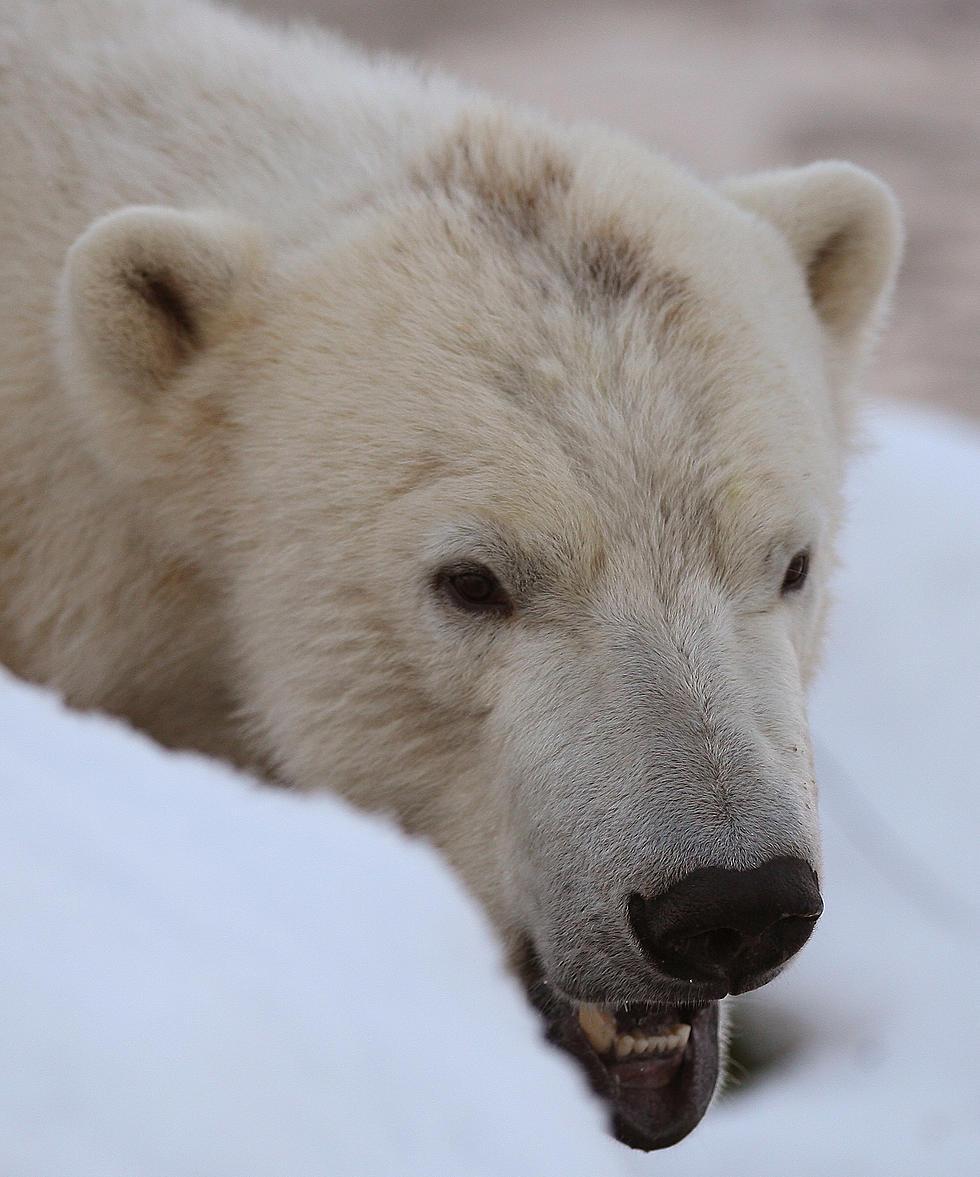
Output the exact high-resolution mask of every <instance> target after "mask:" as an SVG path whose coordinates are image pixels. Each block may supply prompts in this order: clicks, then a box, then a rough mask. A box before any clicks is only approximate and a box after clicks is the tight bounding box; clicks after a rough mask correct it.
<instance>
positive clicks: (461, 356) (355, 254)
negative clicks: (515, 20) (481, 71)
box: [0, 0, 900, 1149]
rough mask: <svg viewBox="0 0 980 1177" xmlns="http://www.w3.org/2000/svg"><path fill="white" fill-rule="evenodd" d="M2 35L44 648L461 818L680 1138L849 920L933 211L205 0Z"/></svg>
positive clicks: (219, 726) (581, 1023) (574, 1043)
mask: <svg viewBox="0 0 980 1177" xmlns="http://www.w3.org/2000/svg"><path fill="white" fill-rule="evenodd" d="M0 37H2V40H0V102H2V108H3V118H2V120H0V155H2V159H3V169H2V171H0V236H2V251H0V266H2V272H3V280H2V283H0V308H2V311H0V396H2V398H3V412H2V417H0V551H2V561H0V659H2V660H3V662H5V663H6V664H7V665H8V666H9V667H11V668H12V669H13V670H14V671H15V672H17V673H19V674H21V675H22V676H24V677H25V678H28V679H31V680H35V681H37V682H41V683H47V684H49V685H50V686H52V687H54V688H56V689H57V690H59V691H61V692H62V693H63V694H64V696H65V697H66V699H67V700H68V701H69V702H70V703H72V704H73V705H75V706H78V707H95V708H101V709H103V710H105V711H107V712H111V713H114V714H117V715H120V716H125V717H127V718H128V719H129V720H130V721H132V722H133V723H134V724H136V725H138V726H139V727H141V728H143V729H145V730H146V731H148V732H149V733H151V734H152V735H153V736H154V737H156V739H158V740H159V741H161V742H162V743H163V744H165V745H169V746H172V747H188V748H196V749H199V750H202V751H204V752H208V753H212V754H215V755H218V756H222V757H225V758H227V759H228V760H231V761H233V762H235V763H237V764H239V765H243V766H246V767H248V768H250V769H252V770H254V771H256V772H258V773H260V774H262V775H263V776H264V777H265V778H267V779H268V780H269V781H272V782H278V783H281V784H284V785H288V786H292V787H296V788H301V789H331V790H334V791H335V792H337V793H338V794H341V795H343V796H345V797H347V798H348V799H350V800H351V801H352V802H354V803H355V804H356V805H359V806H362V807H365V808H367V809H370V810H375V811H381V812H385V813H388V814H391V815H393V816H394V817H395V818H396V819H397V820H398V821H399V822H400V823H401V824H402V826H403V827H404V828H405V829H406V830H408V831H411V832H415V833H418V834H421V835H424V836H425V837H427V838H429V839H431V841H432V842H433V843H434V844H435V845H436V846H438V847H439V848H440V849H441V851H442V852H443V853H444V855H445V856H446V858H447V859H448V860H449V861H450V863H452V865H453V866H454V867H455V868H456V870H457V871H458V872H459V874H460V875H461V876H462V878H463V879H464V880H465V882H466V883H467V884H468V886H469V887H470V889H471V890H472V892H473V893H474V895H475V896H477V898H478V899H479V900H480V901H481V902H482V904H483V905H484V907H485V909H486V911H487V912H488V914H489V916H490V918H491V919H492V921H493V923H494V925H495V926H496V928H497V930H498V931H499V934H500V937H501V940H502V943H503V945H504V946H505V950H506V952H507V955H508V959H509V961H510V963H511V965H512V967H513V969H514V970H515V972H516V973H517V974H518V975H519V976H520V977H521V978H522V979H523V981H524V982H525V984H526V986H527V989H528V992H529V994H530V996H531V998H532V1000H533V1001H534V1003H535V1004H536V1005H537V1007H538V1008H539V1009H540V1011H541V1013H542V1015H543V1017H544V1019H545V1023H546V1025H547V1028H548V1034H549V1036H550V1037H551V1039H552V1040H553V1041H555V1042H557V1043H558V1044H560V1045H561V1046H563V1047H564V1048H565V1049H566V1050H568V1051H569V1052H571V1053H572V1054H573V1055H574V1056H575V1057H576V1058H577V1059H578V1060H579V1061H580V1063H581V1064H582V1066H583V1068H584V1070H585V1072H586V1074H587V1075H588V1077H589V1079H590V1081H591V1083H592V1085H593V1086H594V1088H595V1089H596V1090H597V1091H598V1092H599V1093H600V1094H601V1095H603V1096H604V1097H605V1099H606V1100H607V1101H608V1103H609V1106H610V1111H611V1117H612V1121H613V1123H614V1125H615V1129H616V1131H617V1133H618V1134H619V1136H620V1138H621V1139H623V1140H625V1141H626V1142H628V1143H630V1144H632V1145H634V1146H636V1147H639V1148H647V1149H649V1148H657V1147H662V1146H664V1145H667V1144H671V1143H673V1142H674V1141H676V1140H678V1139H680V1138H681V1137H682V1136H684V1135H685V1134H686V1133H687V1132H689V1131H690V1130H691V1128H692V1127H693V1126H694V1125H695V1124H696V1123H697V1122H698V1121H699V1119H700V1118H701V1116H702V1115H703V1113H704V1111H705V1108H706V1107H707V1105H708V1103H709V1101H710V1099H711V1096H712V1092H713V1091H714V1089H715V1085H716V1080H717V1076H718V1072H719V1055H720V1049H719V1029H718V1027H719V1003H720V1002H721V1001H722V1000H723V999H724V998H725V996H726V995H727V994H729V993H738V992H743V991H745V990H748V989H751V988H754V987H755V986H758V985H761V984H763V983H765V982H766V981H768V980H769V979H770V978H772V977H773V976H775V975H776V973H777V972H778V971H779V970H780V968H781V967H782V966H783V964H784V963H785V962H786V961H787V960H788V959H789V958H790V957H791V956H792V955H793V954H794V953H795V952H796V951H797V949H799V947H800V946H801V945H802V944H803V942H804V941H805V940H806V939H807V936H808V935H809V933H810V930H811V928H812V927H813V923H814V921H815V920H816V918H817V917H818V916H819V914H820V908H821V902H820V894H819V885H818V872H819V836H818V825H817V812H816V807H817V794H816V785H815V782H814V775H813V765H812V758H811V750H810V740H809V737H808V732H807V724H806V717H805V702H804V697H805V688H806V684H807V682H808V680H809V678H810V676H811V674H812V672H813V668H814V664H815V659H816V656H817V649H818V643H819V637H820V630H821V623H822V618H823V614H824V609H825V604H826V581H827V575H828V570H829V569H830V568H831V565H832V562H833V542H834V532H835V528H836V526H837V521H838V516H839V514H840V485H841V477H842V468H843V465H844V462H845V459H846V454H847V450H848V439H849V436H850V431H851V416H852V409H851V404H852V391H851V390H852V388H853V386H854V383H855V380H856V379H857V377H858V376H859V375H860V372H861V369H862V367H863V365H864V363H865V361H866V359H867V355H868V350H869V345H870V342H871V340H872V338H873V336H874V333H875V330H876V327H877V325H878V324H879V322H880V319H881V316H882V313H883V309H884V308H885V306H886V303H887V301H888V295H889V291H890V288H891V286H892V282H893V278H894V274H895V268H896V264H897V258H898V254H899V238H900V230H899V222H898V217H897V215H896V210H895V205H894V202H893V199H892V197H891V196H890V194H889V193H888V191H887V189H886V188H885V187H884V186H883V185H882V184H881V183H880V182H879V181H877V180H876V179H874V178H873V177H871V176H870V175H868V174H867V173H865V172H863V171H861V170H859V169H857V168H855V167H852V166H849V165H847V164H843V163H819V164H815V165H812V166H809V167H803V168H800V169H795V170H786V171H776V172H771V173H766V174H763V175H755V176H749V177H746V178H741V179H735V180H732V181H730V182H728V183H726V184H725V185H723V186H722V187H720V188H712V187H709V186H707V185H705V184H703V183H700V182H698V181H697V180H696V179H694V178H693V177H692V176H690V175H688V174H687V173H686V172H684V171H683V170H682V169H680V168H679V167H677V166H675V165H674V164H672V163H670V162H668V161H666V160H664V159H662V158H659V157H658V156H656V155H654V154H651V153H650V152H649V151H648V150H646V149H645V148H643V147H641V146H639V145H637V144H636V143H634V142H632V141H630V140H628V139H626V138H623V137H620V136H618V135H616V134H613V133H611V132H608V131H605V130H601V129H597V128H594V127H586V128H571V129H568V128H560V127H556V126H553V125H551V124H550V123H549V122H547V121H546V120H545V119H543V118H540V117H537V116H535V115H533V114H529V113H526V112H523V111H517V110H514V109H511V108H509V107H508V106H506V105H505V104H501V103H497V102H494V101H491V100H489V99H487V98H484V97H482V96H480V95H478V94H473V93H470V92H468V91H467V90H465V89H464V88H462V87H460V86H459V85H457V84H456V83H454V82H452V81H450V80H448V79H445V78H443V77H441V76H438V75H431V74H422V73H421V72H420V71H418V70H417V69H415V68H414V67H410V66H408V65H406V64H401V63H398V62H395V61H388V60H384V61H379V62H375V61H369V60H367V59H365V58H364V57H362V56H361V55H359V54H358V53H357V52H355V51H354V50H352V49H350V48H349V47H347V46H346V45H344V44H342V43H340V42H338V41H336V40H333V39H331V38H329V37H328V36H326V35H325V34H321V33H318V32H315V31H313V30H293V31H282V30H277V29H273V28H267V27H264V26H260V25H259V24H257V23H253V22H252V21H250V20H247V19H245V18H243V17H239V16H236V15H235V14H233V13H231V12H230V11H226V10H219V9H216V8H211V7H209V6H206V5H204V4H198V3H195V2H193V0H55V2H50V3H45V4H37V3H36V0H4V2H3V7H2V22H0Z"/></svg>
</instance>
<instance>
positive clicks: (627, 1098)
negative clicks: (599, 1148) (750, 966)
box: [528, 976, 718, 1150]
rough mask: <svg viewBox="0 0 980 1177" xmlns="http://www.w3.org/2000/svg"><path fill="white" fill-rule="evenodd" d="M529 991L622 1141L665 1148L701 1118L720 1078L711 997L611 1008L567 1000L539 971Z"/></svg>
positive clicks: (551, 1033)
mask: <svg viewBox="0 0 980 1177" xmlns="http://www.w3.org/2000/svg"><path fill="white" fill-rule="evenodd" d="M528 992H529V995H530V997H531V1001H532V1003H533V1004H534V1005H535V1006H536V1008H537V1009H538V1010H539V1012H540V1013H541V1014H542V1016H543V1017H544V1019H545V1023H546V1027H547V1031H546V1032H547V1037H548V1039H549V1041H551V1042H553V1043H554V1044H555V1045H556V1046H560V1047H561V1048H562V1049H563V1050H566V1051H567V1052H568V1053H569V1054H571V1055H573V1056H574V1057H575V1058H576V1059H577V1060H578V1062H579V1064H580V1065H581V1066H582V1068H583V1070H584V1071H585V1073H586V1075H587V1077H588V1080H589V1083H590V1084H591V1086H592V1089H593V1090H594V1091H595V1092H596V1093H597V1094H598V1095H599V1096H601V1097H602V1098H603V1099H604V1100H605V1101H606V1103H607V1104H608V1105H609V1110H610V1113H611V1116H612V1124H613V1128H614V1130H615V1133H616V1136H617V1137H618V1139H619V1140H621V1141H622V1142H623V1143H624V1144H628V1145H631V1146H632V1147H633V1148H640V1149H646V1150H650V1149H655V1148H667V1147H668V1146H669V1145H671V1144H676V1143H677V1142H678V1141H679V1140H682V1139H683V1138H684V1137H685V1136H686V1135H687V1134H688V1133H689V1132H690V1131H691V1130H692V1129H693V1128H694V1127H696V1125H697V1124H698V1123H699V1122H700V1120H701V1118H702V1116H703V1115H704V1113H705V1112H706V1111H707V1108H708V1104H709V1103H710V1102H711V1096H712V1094H713V1093H714V1089H715V1085H716V1083H717V1080H718V1003H717V1002H715V1001H712V1002H709V1003H707V1004H704V1005H646V1004H640V1003H636V1004H633V1003H631V1004H630V1005H628V1006H621V1007H619V1008H614V1007H612V1006H606V1005H596V1004H592V1003H587V1002H576V1001H572V1000H570V999H568V998H566V997H563V996H562V995H560V994H559V993H557V992H556V991H555V990H554V988H553V987H552V986H550V985H549V984H548V983H547V981H545V980H543V978H541V977H540V976H539V977H538V978H537V979H536V980H535V981H533V982H531V983H529V985H528Z"/></svg>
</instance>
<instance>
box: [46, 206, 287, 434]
mask: <svg viewBox="0 0 980 1177" xmlns="http://www.w3.org/2000/svg"><path fill="white" fill-rule="evenodd" d="M265 255H266V250H265V246H264V242H263V240H262V238H261V236H260V234H259V233H258V231H257V230H255V229H253V228H252V227H251V226H249V225H247V224H245V223H243V222H241V221H239V220H237V219H236V218H234V217H230V216H226V215H224V214H221V213H190V212H181V211H178V210H176V209H171V208H157V207H149V206H148V207H144V206H139V207H132V208H125V209H122V210H121V211H119V212H115V213H111V214H110V215H108V216H106V217H102V218H101V219H100V220H98V221H96V222H95V223H94V224H93V225H92V226H91V227H90V228H89V229H88V230H87V231H86V232H85V233H83V234H82V236H81V237H80V238H79V239H78V240H77V241H76V242H75V244H74V245H73V246H72V248H71V250H70V251H69V253H68V260H67V263H66V265H65V271H64V274H63V278H62V286H61V292H60V305H59V315H58V319H57V326H56V330H57V335H58V347H59V353H60V355H59V358H60V361H61V366H62V371H63V372H64V375H65V383H66V386H67V389H68V391H69V392H70V394H72V395H73V396H75V397H77V398H80V399H82V400H83V401H84V402H85V403H84V405H83V406H82V408H83V416H84V418H85V420H86V421H87V422H88V423H89V425H90V427H93V428H94V430H95V432H96V434H101V437H100V440H101V441H102V442H103V444H104V445H105V444H108V445H109V448H111V449H117V448H118V445H121V446H122V447H123V448H126V449H131V448H132V447H133V446H138V445H139V444H140V440H141V439H139V438H137V437H135V436H134V434H135V431H137V430H140V431H142V432H143V433H144V434H145V432H146V431H147V430H148V429H149V430H150V431H155V432H157V433H159V432H160V430H162V429H166V428H167V427H168V425H169V426H170V427H173V426H175V425H176V424H177V421H178V420H179V417H180V413H179V410H178V407H177V406H175V405H172V404H169V403H168V402H169V400H170V399H171V398H169V397H168V396H167V392H168V389H169V388H170V386H171V385H172V384H173V382H174V380H175V378H176V377H177V376H178V375H179V374H180V373H181V372H182V371H183V370H185V369H186V368H187V367H188V366H189V365H190V364H192V362H193V361H194V359H195V358H197V357H199V356H200V355H201V354H202V353H204V352H205V351H206V350H207V349H208V348H210V347H211V346H213V345H214V344H215V343H216V342H217V341H218V340H219V339H221V338H222V336H223V335H224V334H225V333H226V331H227V329H228V328H229V326H230V325H231V324H232V323H233V322H234V321H235V320H236V319H237V318H238V317H239V315H240V314H241V311H242V305H243V302H244V301H245V300H244V299H243V295H244V294H245V293H246V292H247V291H248V290H249V289H252V288H253V285H254V279H255V278H256V276H257V274H258V272H259V271H261V270H263V269H264V261H265ZM148 440H149V439H147V438H145V437H144V438H143V439H142V441H143V443H144V444H145V443H146V442H147V441H148ZM113 442H115V443H118V444H113Z"/></svg>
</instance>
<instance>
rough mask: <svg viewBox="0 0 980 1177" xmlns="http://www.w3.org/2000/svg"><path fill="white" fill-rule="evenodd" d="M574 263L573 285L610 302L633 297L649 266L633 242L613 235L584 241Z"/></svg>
mask: <svg viewBox="0 0 980 1177" xmlns="http://www.w3.org/2000/svg"><path fill="white" fill-rule="evenodd" d="M577 262H578V266H579V273H578V274H577V275H574V278H576V279H577V282H576V285H578V286H580V287H585V288H586V289H587V291H588V292H589V293H590V294H594V295H598V296H599V297H600V298H604V299H608V300H609V301H611V302H616V301H618V300H620V299H623V298H627V297H628V296H629V295H630V294H632V293H633V292H634V291H635V290H636V289H637V287H638V286H639V285H640V284H641V283H642V282H643V281H644V278H645V277H646V270H647V268H648V266H649V262H648V259H647V258H645V257H644V256H643V254H642V253H641V251H640V250H639V249H637V247H636V245H635V244H634V243H633V242H632V241H630V240H629V239H628V238H626V237H621V236H618V235H615V234H612V233H603V234H601V235H597V236H596V237H593V238H591V239H590V240H588V241H585V242H584V243H583V245H582V250H581V255H580V257H579V258H578V259H577Z"/></svg>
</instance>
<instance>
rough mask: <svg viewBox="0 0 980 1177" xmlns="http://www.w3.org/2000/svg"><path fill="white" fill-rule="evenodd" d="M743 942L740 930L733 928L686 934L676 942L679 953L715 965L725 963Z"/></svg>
mask: <svg viewBox="0 0 980 1177" xmlns="http://www.w3.org/2000/svg"><path fill="white" fill-rule="evenodd" d="M742 944H743V937H742V934H741V932H737V931H736V930H735V929H734V928H714V929H713V930H712V931H710V932H702V933H700V934H699V935H696V936H688V937H686V938H685V939H683V940H681V941H680V942H679V943H678V944H676V948H677V949H678V950H679V951H680V953H681V954H686V955H687V956H688V957H689V958H690V957H694V958H697V959H699V960H705V961H711V962H713V964H715V965H716V966H723V965H725V964H727V963H728V962H729V961H730V960H731V959H732V958H733V957H734V956H735V955H736V953H737V952H738V951H739V949H740V948H741V947H742Z"/></svg>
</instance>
